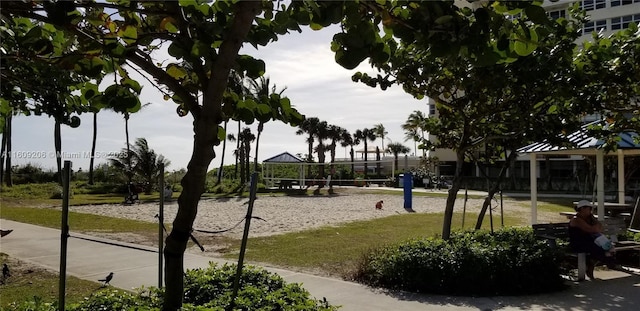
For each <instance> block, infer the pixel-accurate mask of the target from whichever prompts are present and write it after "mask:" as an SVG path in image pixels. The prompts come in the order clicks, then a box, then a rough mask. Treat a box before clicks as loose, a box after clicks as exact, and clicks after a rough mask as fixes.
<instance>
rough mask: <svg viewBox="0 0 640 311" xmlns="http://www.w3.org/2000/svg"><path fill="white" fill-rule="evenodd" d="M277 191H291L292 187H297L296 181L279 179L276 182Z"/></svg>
mask: <svg viewBox="0 0 640 311" xmlns="http://www.w3.org/2000/svg"><path fill="white" fill-rule="evenodd" d="M276 185H277V186H278V189H293V186H294V185H298V181H297V180H295V179H281V180H280V181H277V182H276Z"/></svg>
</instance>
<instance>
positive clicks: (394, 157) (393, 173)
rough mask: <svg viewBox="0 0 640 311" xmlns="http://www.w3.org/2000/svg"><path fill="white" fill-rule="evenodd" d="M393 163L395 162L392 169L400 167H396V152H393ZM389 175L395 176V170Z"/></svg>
mask: <svg viewBox="0 0 640 311" xmlns="http://www.w3.org/2000/svg"><path fill="white" fill-rule="evenodd" d="M393 163H394V164H395V165H394V166H393V169H394V170H400V169H399V168H398V154H397V153H394V154H393ZM391 175H392V176H393V177H395V176H396V172H395V171H393V172H391Z"/></svg>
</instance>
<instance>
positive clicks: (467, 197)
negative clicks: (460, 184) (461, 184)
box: [462, 188, 469, 230]
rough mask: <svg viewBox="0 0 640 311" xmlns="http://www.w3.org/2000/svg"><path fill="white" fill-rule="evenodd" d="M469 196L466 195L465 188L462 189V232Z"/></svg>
mask: <svg viewBox="0 0 640 311" xmlns="http://www.w3.org/2000/svg"><path fill="white" fill-rule="evenodd" d="M468 199H469V196H468V195H467V188H464V204H463V205H462V230H464V217H465V215H467V200H468Z"/></svg>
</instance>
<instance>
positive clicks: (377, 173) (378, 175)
mask: <svg viewBox="0 0 640 311" xmlns="http://www.w3.org/2000/svg"><path fill="white" fill-rule="evenodd" d="M376 161H378V162H376V177H380V148H378V146H376Z"/></svg>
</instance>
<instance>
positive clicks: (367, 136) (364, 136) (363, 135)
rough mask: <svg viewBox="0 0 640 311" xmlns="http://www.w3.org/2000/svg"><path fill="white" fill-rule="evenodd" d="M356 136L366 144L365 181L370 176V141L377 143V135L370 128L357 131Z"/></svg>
mask: <svg viewBox="0 0 640 311" xmlns="http://www.w3.org/2000/svg"><path fill="white" fill-rule="evenodd" d="M356 135H358V138H359V139H360V140H361V141H362V142H363V143H364V179H367V177H368V175H369V165H368V163H367V161H368V154H369V149H368V148H369V147H368V144H367V143H368V141H372V142H373V141H375V140H376V134H375V133H374V132H373V131H372V130H370V129H368V128H364V129H363V130H362V131H361V130H357V131H356Z"/></svg>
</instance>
